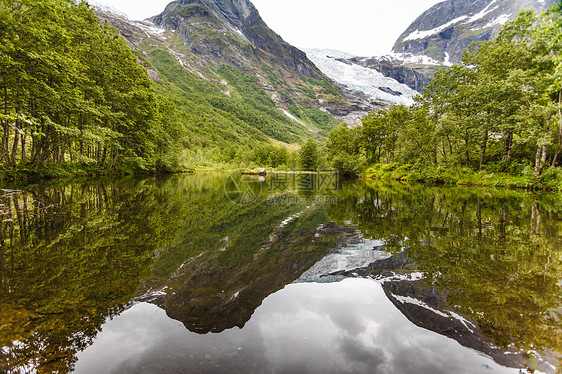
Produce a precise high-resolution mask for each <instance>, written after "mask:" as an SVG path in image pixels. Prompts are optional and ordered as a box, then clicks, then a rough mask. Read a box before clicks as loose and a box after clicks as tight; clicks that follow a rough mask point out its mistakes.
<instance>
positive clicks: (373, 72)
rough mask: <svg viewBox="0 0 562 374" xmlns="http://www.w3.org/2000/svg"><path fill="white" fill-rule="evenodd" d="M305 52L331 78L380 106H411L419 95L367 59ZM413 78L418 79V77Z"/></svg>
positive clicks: (310, 50) (324, 52)
mask: <svg viewBox="0 0 562 374" xmlns="http://www.w3.org/2000/svg"><path fill="white" fill-rule="evenodd" d="M305 52H306V54H307V56H308V58H310V59H311V60H312V61H313V62H314V64H315V65H316V66H318V68H319V69H320V70H322V71H323V72H324V73H325V74H326V75H327V76H328V77H330V78H331V79H333V80H335V81H337V82H338V83H340V84H343V85H344V86H346V87H347V88H348V89H350V90H354V91H359V92H363V93H365V94H366V95H367V96H368V97H369V98H370V99H371V100H372V101H378V102H380V105H390V104H405V105H411V104H412V103H413V97H414V96H415V95H417V92H416V91H414V89H412V88H410V87H409V86H408V85H406V84H403V83H404V82H405V80H403V81H402V82H400V81H398V80H396V79H394V78H390V77H389V76H391V75H385V74H383V73H381V72H380V71H381V70H379V69H375V68H373V67H371V66H370V65H369V64H368V63H367V62H366V60H367V59H362V58H358V57H354V56H352V55H350V54H348V53H345V52H340V51H334V50H319V49H308V50H305ZM406 74H407V73H406ZM413 79H414V80H416V78H415V77H414V78H413Z"/></svg>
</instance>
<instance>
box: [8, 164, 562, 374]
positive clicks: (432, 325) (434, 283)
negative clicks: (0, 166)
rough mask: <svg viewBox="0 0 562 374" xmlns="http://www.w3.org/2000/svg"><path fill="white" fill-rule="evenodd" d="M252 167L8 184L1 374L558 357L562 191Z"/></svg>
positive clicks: (437, 364) (331, 367) (449, 365)
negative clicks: (238, 188)
mask: <svg viewBox="0 0 562 374" xmlns="http://www.w3.org/2000/svg"><path fill="white" fill-rule="evenodd" d="M283 178H285V177H283ZM286 178H289V180H291V179H290V178H294V179H295V181H296V178H295V177H294V176H287V177H286ZM323 178H324V177H323ZM283 180H284V179H283ZM326 180H327V179H326ZM252 181H253V182H256V183H257V184H256V183H250V184H248V189H250V190H251V191H253V192H252V194H251V197H252V199H251V201H247V199H245V200H244V203H243V204H242V203H238V204H236V203H233V194H232V191H229V190H228V188H227V187H228V186H230V187H229V188H231V189H232V188H233V184H232V183H230V182H229V179H228V176H227V175H221V174H206V175H198V176H172V177H165V178H149V179H135V178H125V179H121V180H105V181H104V180H100V181H95V182H91V181H83V182H80V181H73V182H72V183H70V182H69V183H61V182H55V183H50V184H45V185H34V186H24V187H19V188H16V187H12V190H7V191H2V192H0V281H1V282H0V286H1V291H0V292H1V293H0V296H1V297H2V299H1V302H0V326H1V329H2V333H1V334H0V347H3V348H2V349H1V352H0V371H3V372H8V373H15V372H22V371H25V370H27V371H33V370H34V369H37V370H38V371H41V372H61V373H64V372H68V371H71V370H73V368H74V366H75V365H77V366H76V369H77V370H78V371H79V372H97V370H94V366H89V365H96V364H99V361H100V360H103V361H104V362H108V365H110V364H111V365H112V366H111V367H109V366H108V368H110V369H111V370H114V372H135V373H136V372H142V371H143V370H145V372H174V371H181V370H186V369H185V368H186V367H187V368H190V370H191V369H193V370H191V371H194V372H220V371H223V372H237V371H240V372H260V373H261V372H319V371H325V372H359V373H360V372H373V371H372V370H374V369H372V368H375V367H376V368H379V372H381V373H382V372H384V373H387V372H388V373H393V372H396V373H401V372H414V371H418V372H444V373H445V372H447V373H449V372H482V371H484V369H485V368H488V367H489V368H493V369H494V371H495V372H512V371H510V370H508V369H507V368H506V366H511V367H514V368H515V367H517V368H524V367H525V366H530V367H534V368H538V369H540V370H541V371H544V372H552V373H553V372H555V371H556V368H555V365H556V364H557V361H556V359H555V357H556V355H558V354H559V352H560V351H562V349H561V348H560V347H561V346H562V340H561V339H562V337H561V335H562V332H561V331H562V329H561V324H560V323H561V322H560V321H561V318H560V314H561V309H560V306H561V305H562V296H561V289H560V286H561V285H560V280H561V279H562V265H561V264H562V251H561V248H562V243H561V239H560V238H561V236H560V224H561V219H560V218H559V214H560V213H559V210H560V207H561V206H562V198H561V197H560V196H558V195H545V196H533V195H530V194H526V193H521V192H516V191H509V190H500V191H494V190H488V189H481V188H477V189H471V188H426V187H425V186H422V185H404V184H397V183H391V184H388V183H379V182H367V183H364V182H357V183H343V184H342V183H341V181H339V180H336V182H335V184H333V185H335V186H337V187H338V189H337V191H335V190H334V188H331V187H330V186H332V185H330V184H328V182H325V180H324V179H322V180H321V181H322V183H320V182H318V181H317V182H314V183H312V184H306V183H304V182H303V183H300V182H299V183H300V184H295V183H293V182H291V183H288V184H286V185H283V184H281V183H280V181H279V178H277V177H276V178H271V177H268V178H267V179H265V180H263V181H260V180H255V181H254V180H253V179H252ZM229 183H230V184H229ZM237 183H238V182H237ZM330 183H333V182H330ZM307 186H308V187H310V186H313V187H314V186H324V187H322V188H317V187H314V188H312V189H310V188H308V187H307ZM326 186H328V187H330V188H328V187H326ZM225 188H226V190H227V191H226V193H225ZM20 189H21V191H20ZM242 191H243V192H244V191H245V192H248V190H244V189H242ZM255 191H258V192H259V193H257V192H255ZM245 192H244V193H242V194H239V195H236V194H235V195H234V196H235V197H237V198H240V196H244V197H248V194H246V193H245ZM284 196H285V197H291V198H283V197H284ZM318 197H322V199H319V198H318ZM234 202H237V201H236V199H235V201H234ZM348 278H359V279H348ZM373 279H375V280H376V281H374V280H373ZM302 282H308V283H307V284H303V283H302ZM319 282H322V283H323V284H322V285H320V284H318V283H319ZM287 285H289V286H287ZM264 300H265V301H264ZM102 328H103V330H102V332H101V333H100V329H102ZM305 338H306V339H305ZM459 343H460V344H459ZM463 346H464V347H463ZM116 347H120V348H122V349H120V350H117V349H116ZM467 347H468V348H467ZM239 348H241V349H239ZM469 348H470V349H469ZM474 349H476V350H478V351H480V352H483V353H484V354H485V355H487V356H489V357H482V356H479V355H478V354H477V353H475V351H474ZM82 351H83V352H82ZM506 351H507V354H506ZM79 352H82V353H80V354H79ZM492 358H493V359H492ZM498 363H499V364H498ZM98 369H99V367H98ZM180 369H181V370H180ZM369 369H371V371H369ZM108 370H109V369H108Z"/></svg>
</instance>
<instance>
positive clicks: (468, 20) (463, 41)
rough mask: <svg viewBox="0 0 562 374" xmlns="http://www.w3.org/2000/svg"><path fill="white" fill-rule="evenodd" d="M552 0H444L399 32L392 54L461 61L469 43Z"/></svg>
mask: <svg viewBox="0 0 562 374" xmlns="http://www.w3.org/2000/svg"><path fill="white" fill-rule="evenodd" d="M554 2H555V1H554V0H446V1H443V2H441V3H439V4H436V5H435V6H433V7H431V8H430V9H429V10H427V11H426V12H424V13H423V14H422V15H421V16H419V17H418V18H417V19H416V20H415V21H414V22H413V23H412V24H411V25H410V26H409V27H408V28H407V29H406V31H404V32H403V33H402V35H400V37H399V38H398V40H397V41H396V43H395V44H394V47H393V52H395V53H412V54H414V55H425V56H428V57H431V58H433V59H435V60H438V61H441V62H443V63H445V64H448V63H449V62H452V63H457V62H459V61H460V59H461V57H462V54H463V49H465V48H466V47H468V46H470V44H471V43H472V42H478V41H483V40H489V39H490V38H493V37H494V36H496V35H497V33H498V31H499V30H500V28H501V27H502V26H503V25H504V24H505V23H507V22H508V21H510V20H513V19H515V18H516V17H517V15H518V13H519V12H520V11H521V10H523V9H529V8H530V9H534V10H536V11H541V10H544V9H546V8H547V7H550V6H551V5H553V4H554Z"/></svg>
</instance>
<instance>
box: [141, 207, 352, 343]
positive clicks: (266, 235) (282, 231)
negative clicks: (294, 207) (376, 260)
mask: <svg viewBox="0 0 562 374" xmlns="http://www.w3.org/2000/svg"><path fill="white" fill-rule="evenodd" d="M291 217H292V219H291V220H284V221H281V220H280V219H279V220H277V221H272V222H271V223H270V224H271V226H270V227H269V229H267V228H266V227H263V226H264V223H263V222H262V220H259V221H255V222H253V223H252V222H248V221H246V222H245V230H246V231H245V232H247V233H249V234H250V235H251V234H252V233H253V232H254V230H252V228H251V225H253V224H255V225H256V226H260V227H261V228H262V229H263V230H262V231H263V236H262V237H261V238H260V239H261V240H257V241H256V240H254V243H255V244H254V245H250V246H248V241H249V238H248V237H246V236H244V235H243V236H242V237H240V238H239V239H238V240H237V241H234V242H233V241H231V240H230V239H229V238H228V237H227V238H225V239H223V246H222V247H221V248H220V249H218V250H216V251H210V252H206V253H203V254H201V255H200V256H198V257H196V258H192V259H190V260H188V261H187V262H185V263H184V264H183V265H182V266H181V267H180V268H179V269H178V270H177V271H176V272H175V273H174V274H173V275H172V277H171V278H170V279H169V280H168V281H167V282H166V287H167V288H166V289H165V290H164V291H163V292H160V293H159V295H156V296H154V297H152V298H151V301H152V302H153V303H155V304H157V305H158V306H160V307H161V308H163V309H164V310H166V313H167V314H168V316H169V317H171V318H174V319H176V320H179V321H181V322H182V323H183V324H184V325H185V326H186V327H187V328H188V329H189V330H190V331H193V332H197V333H200V334H205V333H209V332H213V333H219V332H222V331H224V330H227V329H231V328H233V327H239V328H242V327H243V326H244V325H245V324H246V322H248V321H249V320H250V318H251V316H252V314H253V313H254V311H255V310H256V308H257V307H259V306H260V305H261V303H262V302H263V300H264V299H265V298H266V297H267V296H269V295H271V294H272V293H274V292H276V291H278V290H280V289H282V288H283V287H285V286H286V285H287V284H289V283H291V282H293V281H294V280H295V279H297V278H299V276H300V275H301V274H302V273H303V272H305V271H306V270H307V269H309V268H310V267H311V266H312V265H314V264H315V263H316V262H318V261H319V260H320V259H321V258H322V257H323V256H325V255H326V254H327V253H329V251H330V250H331V249H332V248H333V246H334V243H335V242H336V243H337V242H338V241H341V240H343V239H342V238H345V237H347V236H350V235H351V233H350V232H348V231H346V230H345V229H341V228H339V227H338V226H337V225H335V224H326V223H325V222H326V221H327V218H326V216H325V214H324V213H323V210H322V209H321V208H314V207H311V208H306V209H304V210H303V211H302V212H300V213H297V214H293V215H292V216H291ZM254 239H255V238H254Z"/></svg>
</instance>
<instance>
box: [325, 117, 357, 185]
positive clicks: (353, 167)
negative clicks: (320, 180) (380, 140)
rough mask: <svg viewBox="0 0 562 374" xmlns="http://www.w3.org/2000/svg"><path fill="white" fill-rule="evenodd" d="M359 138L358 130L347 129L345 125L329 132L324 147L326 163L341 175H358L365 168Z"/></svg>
mask: <svg viewBox="0 0 562 374" xmlns="http://www.w3.org/2000/svg"><path fill="white" fill-rule="evenodd" d="M361 136H362V130H361V129H360V128H354V129H352V128H349V126H348V124H347V123H343V124H341V125H340V126H339V127H337V128H335V129H333V130H332V131H330V135H329V136H328V143H327V145H326V150H327V154H328V161H329V162H330V163H331V165H332V166H333V167H334V168H335V169H337V170H338V171H339V173H341V174H342V175H358V174H359V173H361V171H362V169H363V168H364V166H365V158H364V157H363V155H362V152H361V141H362V139H361Z"/></svg>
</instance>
